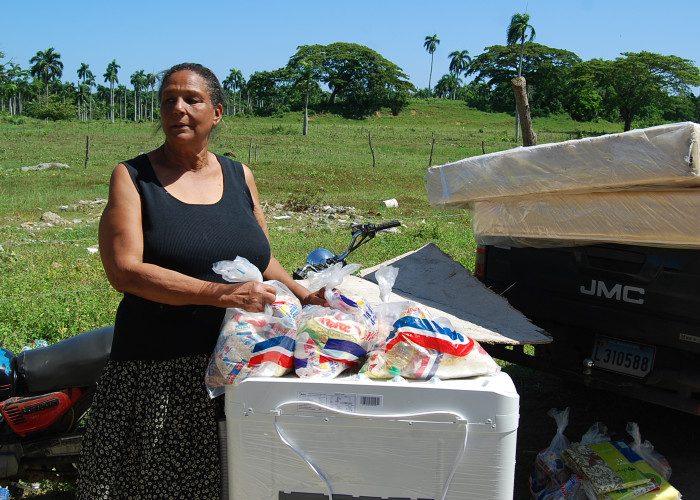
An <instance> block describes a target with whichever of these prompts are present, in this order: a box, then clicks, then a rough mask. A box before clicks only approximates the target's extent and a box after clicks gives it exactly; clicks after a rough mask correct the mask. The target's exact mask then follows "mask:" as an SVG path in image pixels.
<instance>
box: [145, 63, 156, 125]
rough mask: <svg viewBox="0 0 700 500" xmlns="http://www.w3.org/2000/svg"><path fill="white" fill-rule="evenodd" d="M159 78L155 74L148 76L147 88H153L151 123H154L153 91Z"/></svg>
mask: <svg viewBox="0 0 700 500" xmlns="http://www.w3.org/2000/svg"><path fill="white" fill-rule="evenodd" d="M157 81H158V77H157V76H156V75H154V74H153V73H148V74H147V75H146V87H151V121H153V91H154V90H155V89H156V82H157Z"/></svg>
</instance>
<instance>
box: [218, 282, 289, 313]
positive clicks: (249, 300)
mask: <svg viewBox="0 0 700 500" xmlns="http://www.w3.org/2000/svg"><path fill="white" fill-rule="evenodd" d="M276 298H277V289H276V288H275V287H274V286H272V285H268V284H265V283H259V282H254V281H248V282H245V283H232V284H230V285H226V290H225V292H224V294H223V295H222V296H221V298H220V299H221V302H222V306H223V307H236V308H239V309H244V310H246V311H248V312H263V311H265V305H267V304H272V303H273V302H274V301H275V299H276Z"/></svg>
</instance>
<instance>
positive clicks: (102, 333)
mask: <svg viewBox="0 0 700 500" xmlns="http://www.w3.org/2000/svg"><path fill="white" fill-rule="evenodd" d="M113 332H114V328H113V327H112V326H106V327H103V328H100V329H97V330H93V331H89V332H85V333H81V334H80V335H76V336H74V337H71V338H68V339H66V340H63V341H61V342H58V343H56V344H53V345H51V346H47V347H41V348H38V349H30V350H24V351H22V352H20V353H19V354H17V355H15V354H14V353H13V352H11V351H10V350H8V349H5V348H3V347H0V486H3V487H7V488H8V489H9V490H10V494H11V495H12V496H13V497H14V498H19V497H21V496H22V494H23V493H24V490H25V489H27V488H28V486H26V484H23V483H37V482H41V481H44V480H49V481H54V482H60V483H68V484H71V483H74V482H75V480H76V479H77V469H76V467H75V464H77V462H78V457H79V455H80V448H81V445H82V440H83V434H84V432H85V425H84V417H85V414H86V413H87V411H88V409H89V408H90V404H91V403H92V398H93V395H94V393H95V388H96V384H97V380H98V379H99V377H100V374H101V373H102V368H103V367H104V364H105V363H106V362H107V358H108V357H109V352H110V349H111V346H112V335H113ZM20 481H22V482H20Z"/></svg>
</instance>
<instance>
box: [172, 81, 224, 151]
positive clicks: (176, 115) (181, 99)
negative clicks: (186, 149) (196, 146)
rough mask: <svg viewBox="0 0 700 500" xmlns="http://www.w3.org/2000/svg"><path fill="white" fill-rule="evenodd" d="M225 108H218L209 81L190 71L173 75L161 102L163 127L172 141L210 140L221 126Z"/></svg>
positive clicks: (219, 106)
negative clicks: (214, 128)
mask: <svg viewBox="0 0 700 500" xmlns="http://www.w3.org/2000/svg"><path fill="white" fill-rule="evenodd" d="M222 113H223V106H222V105H221V104H219V105H218V106H216V107H214V106H213V105H212V102H211V98H210V97H209V92H208V90H207V85H206V81H205V80H204V79H203V78H202V77H201V76H199V75H198V74H197V73H195V72H193V71H189V70H184V71H178V72H176V73H173V74H172V75H171V76H170V78H168V80H167V81H166V82H165V86H164V87H163V89H162V95H161V101H160V116H161V119H160V120H161V125H162V127H163V131H164V132H165V136H166V137H167V139H168V140H169V141H172V142H176V143H187V142H192V141H205V142H206V141H207V139H208V138H209V133H210V132H211V129H212V128H213V127H214V126H215V125H216V124H217V123H219V121H220V120H221V115H222Z"/></svg>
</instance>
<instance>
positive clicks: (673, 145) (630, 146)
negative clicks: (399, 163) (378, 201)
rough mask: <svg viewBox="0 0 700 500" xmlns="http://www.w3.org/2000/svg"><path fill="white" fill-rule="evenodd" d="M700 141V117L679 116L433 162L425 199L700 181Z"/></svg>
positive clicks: (449, 201) (455, 203)
mask: <svg viewBox="0 0 700 500" xmlns="http://www.w3.org/2000/svg"><path fill="white" fill-rule="evenodd" d="M699 142H700V125H698V124H696V123H692V122H684V123H676V124H671V125H660V126H657V127H650V128H646V129H638V130H632V131H629V132H623V133H619V134H609V135H604V136H600V137H591V138H586V139H578V140H571V141H565V142H559V143H551V144H542V145H539V146H532V147H528V148H516V149H510V150H507V151H501V152H497V153H491V154H486V155H481V156H474V157H470V158H465V159H463V160H460V161H457V162H454V163H448V164H445V165H441V166H435V167H431V168H430V169H429V170H428V173H427V174H426V176H425V179H426V183H427V184H426V188H427V191H428V201H429V202H430V204H431V205H434V206H438V207H467V206H472V202H475V201H483V200H491V199H499V198H510V197H520V196H530V195H535V194H551V193H556V194H565V193H584V192H594V191H605V190H621V189H636V190H639V189H658V188H659V186H661V187H663V186H665V187H666V188H667V189H668V188H673V189H676V188H678V187H679V186H692V185H700V158H699V151H700V149H699V146H698V143H699Z"/></svg>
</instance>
